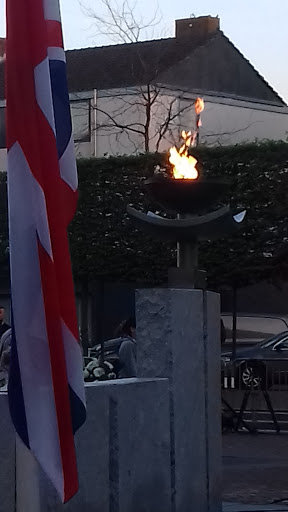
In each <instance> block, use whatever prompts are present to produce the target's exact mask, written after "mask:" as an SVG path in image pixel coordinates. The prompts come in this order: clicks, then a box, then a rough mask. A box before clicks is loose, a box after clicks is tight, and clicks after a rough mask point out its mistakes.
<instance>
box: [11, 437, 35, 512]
mask: <svg viewBox="0 0 288 512" xmlns="http://www.w3.org/2000/svg"><path fill="white" fill-rule="evenodd" d="M15 486H16V511H17V512H18V511H19V512H20V511H21V510H23V511H24V510H27V511H28V510H29V512H41V503H40V487H39V466H38V463H37V461H36V459H35V457H34V455H33V454H32V452H31V450H29V449H28V448H27V447H26V446H25V444H24V443H23V441H21V439H20V437H19V436H18V435H17V434H16V482H15Z"/></svg>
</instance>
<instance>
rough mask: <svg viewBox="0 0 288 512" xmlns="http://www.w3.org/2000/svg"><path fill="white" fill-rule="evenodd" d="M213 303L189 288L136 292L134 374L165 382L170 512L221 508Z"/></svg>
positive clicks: (217, 357)
mask: <svg viewBox="0 0 288 512" xmlns="http://www.w3.org/2000/svg"><path fill="white" fill-rule="evenodd" d="M219 304H220V301H219V296H218V295H217V294H214V293H211V292H203V291H202V290H194V289H193V290H192V289H190V290H189V289H143V290H138V291H137V294H136V316H137V351H138V352H137V359H138V371H139V376H140V377H150V378H151V377H153V378H155V377H168V378H169V383H170V435H171V461H170V462H171V486H172V495H171V503H172V511H173V512H191V510H193V512H207V511H209V512H218V511H221V508H222V499H221V492H222V488H221V426H220V410H221V407H220V405H221V397H220V305H219Z"/></svg>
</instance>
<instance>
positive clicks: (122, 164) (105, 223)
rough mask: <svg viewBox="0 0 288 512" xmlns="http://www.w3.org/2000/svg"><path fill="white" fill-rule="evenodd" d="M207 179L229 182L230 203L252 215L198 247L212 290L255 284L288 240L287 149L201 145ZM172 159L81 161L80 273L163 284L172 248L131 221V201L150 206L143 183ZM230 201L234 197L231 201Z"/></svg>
mask: <svg viewBox="0 0 288 512" xmlns="http://www.w3.org/2000/svg"><path fill="white" fill-rule="evenodd" d="M193 154H194V155H195V156H196V157H197V158H198V160H199V163H200V167H202V168H203V174H205V176H211V177H212V176H215V177H216V176H223V177H226V178H229V181H230V182H231V191H230V203H231V205H232V206H235V207H238V206H240V207H243V208H246V209H247V210H248V212H247V220H246V221H245V224H244V229H243V230H242V231H241V232H240V233H239V234H237V235H234V236H230V237H227V238H224V239H221V240H218V241H216V242H213V243H203V244H202V245H201V246H200V267H201V268H205V269H206V270H207V271H208V277H209V281H210V286H212V287H217V286H218V285H220V284H223V283H230V282H231V279H232V278H235V276H236V277H237V279H238V280H239V279H240V281H241V283H246V282H253V281H255V280H257V279H259V278H261V277H262V276H263V275H264V276H265V275H266V274H267V272H270V267H271V262H272V258H271V257H272V256H273V255H275V254H276V253H277V252H278V251H279V250H280V249H281V247H282V246H283V243H285V242H286V240H288V222H287V221H288V214H287V206H286V205H287V198H288V194H287V192H288V190H287V189H288V182H287V174H288V144H286V143H284V142H266V143H261V144H260V143H259V144H257V143H253V144H245V145H239V146H233V147H218V148H212V149H207V148H201V147H199V148H197V150H195V151H193ZM166 158H167V155H159V154H158V155H157V154H150V155H149V154H148V155H143V156H138V157H117V158H103V159H88V160H87V159H83V160H80V161H79V162H78V169H79V189H80V197H79V208H78V212H77V214H76V216H75V219H74V221H73V223H72V225H71V228H70V235H71V249H72V259H73V266H74V272H75V276H77V277H79V278H85V279H95V278H99V277H103V278H105V279H109V280H123V281H135V282H138V283H159V282H163V281H165V280H166V275H167V269H168V267H169V266H171V265H175V247H174V245H173V244H167V243H162V242H159V241H157V240H154V239H151V238H150V237H148V236H147V235H146V234H143V233H142V232H140V231H138V230H137V229H136V228H135V227H134V225H133V224H132V222H131V221H130V220H129V219H128V217H127V215H126V212H125V209H126V205H127V204H131V205H133V206H135V207H136V208H139V209H140V208H144V209H147V208H151V205H149V202H148V199H147V197H146V196H145V194H144V190H143V181H144V180H145V178H147V177H148V176H151V175H152V174H153V170H154V167H155V165H156V164H159V163H160V164H161V163H163V161H164V160H165V159H166ZM227 199H228V200H229V198H227Z"/></svg>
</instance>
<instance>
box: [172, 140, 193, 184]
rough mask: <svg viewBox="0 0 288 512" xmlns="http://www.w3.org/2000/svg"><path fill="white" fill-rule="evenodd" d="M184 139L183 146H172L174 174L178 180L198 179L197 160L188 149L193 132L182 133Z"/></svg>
mask: <svg viewBox="0 0 288 512" xmlns="http://www.w3.org/2000/svg"><path fill="white" fill-rule="evenodd" d="M181 137H182V139H183V140H184V144H182V146H181V148H180V149H179V150H178V149H177V148H176V147H175V146H174V147H173V148H170V150H169V151H170V157H169V162H170V163H171V164H172V165H173V176H174V178H176V179H177V180H179V179H186V180H196V178H198V171H197V169H196V167H195V166H196V164H197V160H196V158H194V157H193V156H191V155H188V149H189V146H190V145H191V142H192V139H193V135H192V133H191V132H185V131H184V130H183V131H182V133H181Z"/></svg>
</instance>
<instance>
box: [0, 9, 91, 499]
mask: <svg viewBox="0 0 288 512" xmlns="http://www.w3.org/2000/svg"><path fill="white" fill-rule="evenodd" d="M6 13H7V46H6V99H7V116H6V122H7V149H8V208H9V230H10V235H9V236H10V264H11V294H12V313H13V325H12V331H13V336H12V349H11V368H10V379H9V385H8V395H9V404H10V411H11V416H12V420H13V423H14V425H15V428H16V431H17V433H18V434H19V436H20V437H21V439H22V440H23V442H24V443H25V444H26V445H27V447H28V448H29V449H30V450H31V451H32V452H33V454H34V455H35V457H36V458H37V460H38V461H39V463H40V465H41V466H42V468H43V469H44V471H45V472H46V474H47V475H48V476H49V478H50V479H51V481H52V482H53V484H54V486H55V487H56V489H57V491H58V493H59V494H60V496H61V498H62V501H63V502H66V501H68V500H69V499H70V498H71V497H72V496H73V495H74V494H75V493H76V492H77V490H78V478H77V468H76V456H75V448H74V438H73V433H74V432H75V431H76V430H77V428H78V427H79V426H80V425H81V424H82V423H83V422H84V421H85V398H84V386H83V374H82V354H81V348H80V345H79V342H78V328H77V318H76V308H75V299H74V289H73V280H72V272H71V263H70V256H69V246H68V238H67V225H68V223H69V221H70V220H71V219H72V217H73V215H74V212H75V209H76V202H77V172H76V162H75V156H74V147H73V137H72V126H71V116H70V107H69V97H68V88H67V80H66V64H65V54H64V50H63V40H62V30H61V20H60V10H59V4H58V0H7V2H6Z"/></svg>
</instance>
